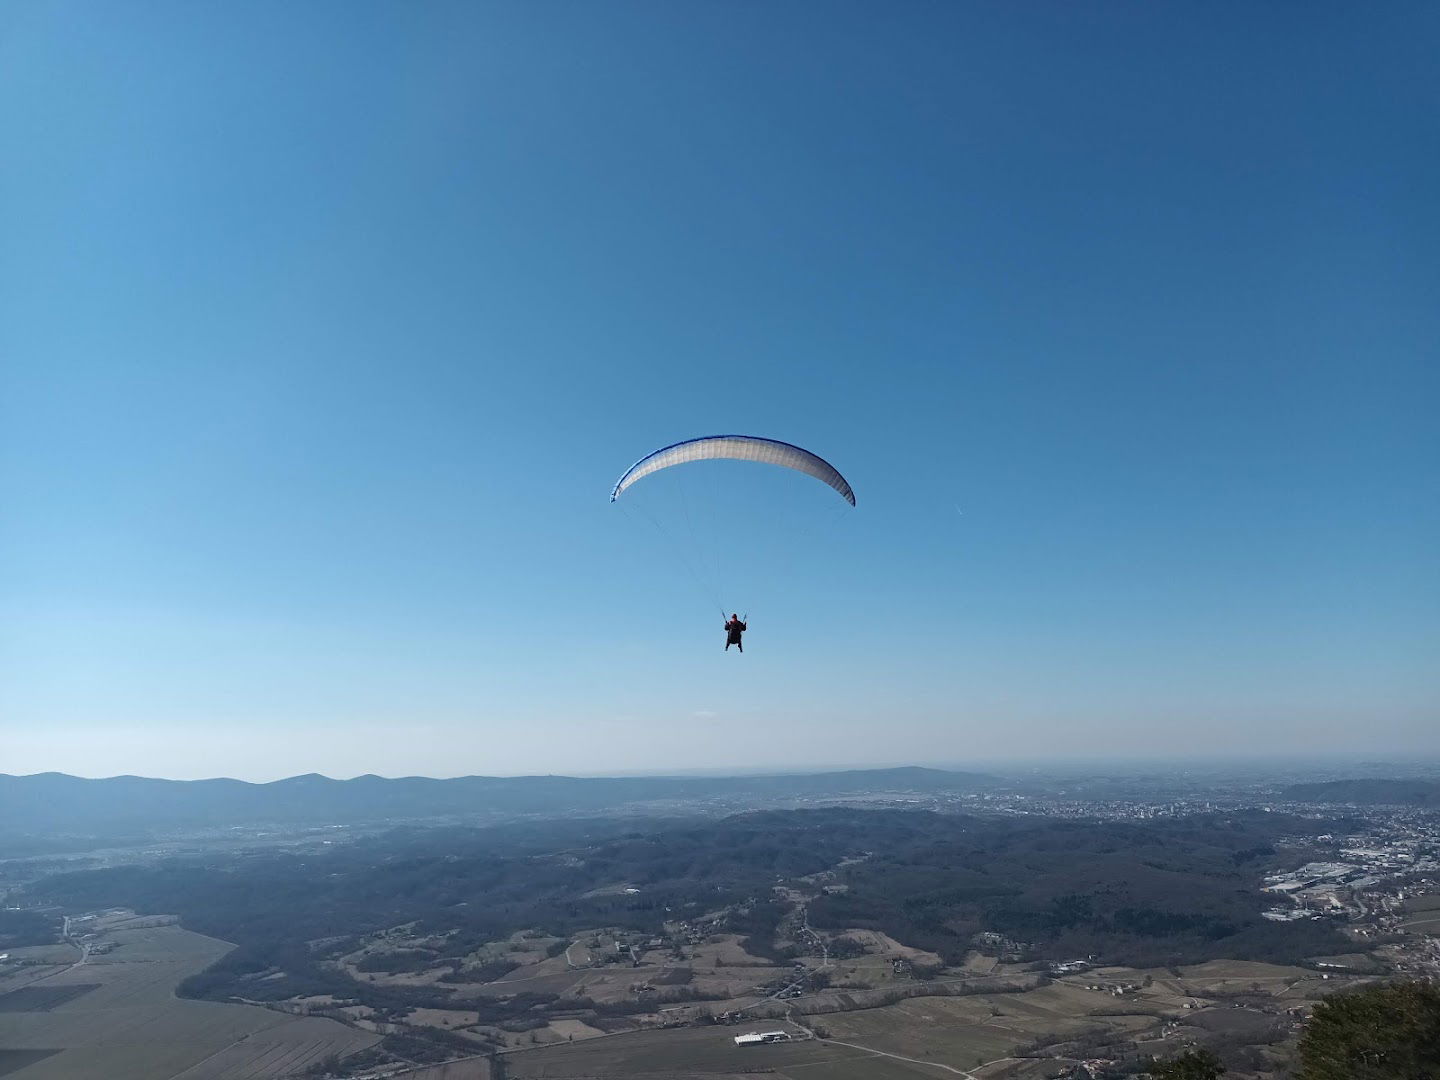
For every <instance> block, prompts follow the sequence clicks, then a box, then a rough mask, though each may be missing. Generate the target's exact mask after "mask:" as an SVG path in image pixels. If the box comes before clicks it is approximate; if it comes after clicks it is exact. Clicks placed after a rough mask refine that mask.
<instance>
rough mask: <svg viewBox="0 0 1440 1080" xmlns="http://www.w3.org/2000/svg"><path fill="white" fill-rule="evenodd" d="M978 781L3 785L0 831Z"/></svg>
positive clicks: (791, 778)
mask: <svg viewBox="0 0 1440 1080" xmlns="http://www.w3.org/2000/svg"><path fill="white" fill-rule="evenodd" d="M990 782H991V778H990V777H988V776H985V775H983V774H980V773H966V772H951V771H946V770H942V769H926V768H920V767H915V766H910V767H904V768H895V769H854V770H849V771H845V772H828V773H808V774H807V773H800V774H789V775H774V776H730V777H665V776H655V777H593V778H592V777H573V776H512V777H501V776H461V777H454V778H451V779H444V780H437V779H432V778H429V777H423V776H406V777H398V778H394V779H388V778H386V777H382V776H374V775H366V776H357V777H355V778H353V779H350V780H332V779H330V778H329V777H326V776H320V775H319V774H317V773H308V774H306V775H303V776H292V777H288V778H287V779H284V780H275V781H272V782H270V783H266V784H252V783H248V782H246V781H244V780H229V779H216V780H158V779H150V778H146V777H140V776H114V777H108V778H105V779H96V780H92V779H85V778H82V777H77V776H69V775H67V774H65V773H36V774H34V775H31V776H10V775H7V774H3V773H0V830H3V831H4V832H10V833H62V832H71V831H87V832H93V831H101V832H103V831H106V830H115V829H136V828H142V829H149V828H164V829H175V828H197V827H200V828H203V827H224V826H231V825H258V824H265V823H274V824H291V825H307V824H358V823H364V822H376V821H385V820H391V819H422V818H434V817H456V816H466V815H477V816H478V815H493V814H532V813H554V814H569V813H576V812H601V811H607V810H616V809H619V808H621V807H624V806H629V805H633V804H643V803H657V802H670V801H681V802H700V801H705V800H711V799H723V798H745V797H753V798H759V799H774V798H777V797H784V796H787V795H794V796H805V797H823V796H830V795H855V794H863V793H867V792H876V793H883V792H905V791H909V792H915V791H923V792H938V791H974V790H978V789H981V788H984V787H986V786H988V785H989V783H990Z"/></svg>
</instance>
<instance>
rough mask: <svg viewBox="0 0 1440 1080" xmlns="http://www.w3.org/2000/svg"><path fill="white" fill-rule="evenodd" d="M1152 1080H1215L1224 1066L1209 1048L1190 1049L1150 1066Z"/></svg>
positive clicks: (1222, 1071) (1223, 1071) (1223, 1069)
mask: <svg viewBox="0 0 1440 1080" xmlns="http://www.w3.org/2000/svg"><path fill="white" fill-rule="evenodd" d="M1150 1075H1151V1077H1152V1078H1153V1080H1217V1078H1218V1077H1221V1076H1224V1075H1225V1066H1224V1065H1221V1064H1220V1059H1219V1058H1218V1057H1216V1056H1215V1055H1214V1054H1213V1053H1211V1052H1210V1051H1209V1050H1190V1051H1187V1052H1186V1053H1184V1054H1181V1055H1180V1056H1179V1057H1177V1058H1171V1059H1170V1060H1169V1061H1163V1062H1160V1063H1159V1064H1156V1065H1152V1066H1151V1067H1150Z"/></svg>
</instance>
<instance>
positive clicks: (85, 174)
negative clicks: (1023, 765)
mask: <svg viewBox="0 0 1440 1080" xmlns="http://www.w3.org/2000/svg"><path fill="white" fill-rule="evenodd" d="M1436 31H1440V9H1436V8H1435V7H1434V6H1433V5H1424V4H1418V3H1399V4H1394V5H1386V6H1385V7H1384V8H1383V9H1379V10H1377V9H1361V8H1346V7H1343V6H1336V7H1328V8H1317V9H1313V10H1307V11H1306V13H1305V16H1304V17H1303V18H1297V17H1296V15H1295V14H1294V13H1293V12H1291V11H1289V10H1286V9H1283V8H1276V9H1271V10H1266V9H1253V10H1247V11H1246V12H1245V14H1244V20H1243V26H1242V25H1241V24H1240V23H1239V21H1238V20H1237V18H1236V14H1235V12H1233V11H1230V10H1226V9H1223V8H1213V7H1205V6H1189V7H1186V6H1179V7H1175V6H1166V7H1153V8H1145V7H1099V8H1084V7H1076V6H1074V5H1068V4H1059V3H1042V4H1038V5H1027V6H1023V7H1022V6H1015V5H998V6H996V5H977V4H965V3H957V4H948V5H930V4H922V3H905V4H901V5H899V6H898V7H886V8H884V9H883V10H882V8H881V7H880V6H878V5H865V4H852V3H843V2H842V3H835V4H829V5H826V6H825V7H824V8H823V9H821V8H819V7H817V6H814V5H778V6H777V5H720V6H705V5H694V4H678V5H677V4H660V3H650V2H616V3H610V4H605V5H598V6H589V7H587V6H583V5H570V6H565V7H559V8H557V7H547V6H545V5H538V6H537V5H533V4H526V3H519V2H495V3H487V4H483V5H456V4H447V3H440V4H434V5H424V6H420V7H416V6H413V5H398V4H383V3H382V4H376V5H372V6H369V7H367V8H366V9H365V15H364V17H357V16H356V13H355V11H354V10H353V9H352V8H350V7H348V6H345V5H339V4H333V3H326V2H321V3H316V4H307V5H303V6H296V5H289V4H281V3H278V2H273V0H261V2H257V3H251V4H246V5H244V6H209V7H206V6H195V5H183V4H172V3H157V4H152V5H146V6H144V7H140V8H126V9H118V8H108V7H104V6H97V7H91V8H87V9H86V10H85V11H84V13H83V17H82V16H80V15H79V14H77V11H76V10H75V9H72V8H66V7H63V6H61V7H56V6H53V5H28V6H24V7H21V8H17V9H15V10H14V11H12V12H10V13H9V14H8V15H7V30H6V33H5V35H3V38H0V61H3V62H0V138H3V140H4V142H5V144H6V145H8V146H10V147H12V148H16V152H15V153H12V154H11V155H10V160H9V161H8V164H7V167H6V168H5V169H4V170H0V229H3V232H4V235H5V237H6V242H5V244H3V245H0V771H4V772H10V773H29V772H39V771H46V770H56V771H66V772H72V773H76V774H79V775H87V776H102V775H115V774H121V773H132V774H139V775H153V776H167V777H177V778H194V777H205V776H237V777H240V778H244V779H274V778H278V777H282V776H288V775H295V774H300V773H306V772H312V771H314V772H321V773H324V774H326V775H331V776H342V777H343V776H353V775H358V774H363V773H369V772H374V773H380V774H383V775H407V774H419V775H435V776H452V775H470V774H491V775H518V774H531V773H549V772H556V773H571V774H576V775H604V774H614V773H616V772H618V771H629V772H635V771H648V772H664V771H667V770H675V769H681V768H685V767H706V768H711V767H716V768H730V767H737V768H738V767H747V768H748V767H751V766H755V767H762V768H767V769H774V770H785V769H793V768H799V767H804V768H810V769H814V768H822V767H828V766H830V765H833V764H835V763H838V762H852V763H853V762H873V763H876V764H927V763H930V762H934V761H946V762H950V763H952V764H954V763H961V762H966V761H975V762H983V761H986V760H994V759H1006V760H1014V759H1017V758H1025V757H1044V758H1047V759H1051V760H1053V759H1056V758H1064V757H1068V756H1076V757H1083V758H1102V759H1104V758H1108V759H1115V758H1144V757H1169V758H1181V757H1185V756H1187V755H1211V754H1214V753H1217V752H1219V753H1226V754H1229V753H1234V754H1235V755H1238V756H1247V755H1249V756H1254V755H1265V754H1284V753H1289V752H1297V751H1303V752H1305V753H1370V752H1372V749H1371V748H1373V752H1374V753H1377V754H1382V755H1406V754H1413V755H1417V756H1419V755H1436V754H1440V664H1437V663H1436V662H1435V660H1436V657H1437V656H1440V575H1437V574H1436V572H1435V569H1436V565H1437V555H1440V497H1437V496H1440V425H1437V424H1436V423H1435V417H1436V416H1437V414H1440V363H1437V356H1436V342H1437V341H1440V305H1437V304H1436V303H1435V299H1436V297H1437V295H1440V202H1437V200H1436V199H1435V197H1434V193H1435V191H1436V190H1437V189H1440V152H1437V149H1436V147H1435V144H1434V140H1433V139H1425V138H1419V137H1417V132H1425V131H1428V130H1430V128H1431V126H1432V124H1433V116H1434V111H1435V107H1436V105H1437V104H1440V89H1437V81H1436V79H1437V76H1436V71H1435V65H1434V61H1433V55H1432V52H1433V50H1432V49H1431V48H1430V43H1432V42H1433V41H1434V40H1435V37H1436ZM21 148H23V149H21ZM729 432H739V433H745V434H755V435H762V436H768V437H772V438H779V439H783V440H786V441H790V442H794V443H796V444H799V445H801V446H805V447H808V448H811V449H813V450H814V451H815V452H816V453H818V454H820V455H821V456H823V457H825V458H826V459H827V460H829V461H831V462H832V463H833V464H834V465H835V466H836V467H837V468H838V469H839V470H840V471H841V472H843V473H844V475H845V477H846V478H847V479H848V480H849V481H850V482H851V483H852V484H853V485H854V488H855V492H856V494H857V496H858V505H857V506H856V507H855V508H854V509H853V510H852V509H851V508H850V507H848V506H847V505H845V504H844V503H843V502H842V501H841V500H839V499H838V498H836V497H835V495H834V493H833V492H830V491H828V490H826V489H825V488H824V487H823V486H821V485H818V484H815V482H814V481H813V480H811V479H809V478H807V477H794V478H787V477H785V476H782V475H779V470H773V469H766V467H764V466H755V469H756V470H757V472H756V474H755V479H754V482H753V484H751V482H750V481H749V480H748V478H747V477H748V474H745V473H743V472H741V471H739V470H741V469H742V468H743V467H742V466H734V467H732V468H731V469H729V470H725V469H723V468H717V470H716V471H714V472H713V474H712V473H708V472H696V473H695V474H694V476H695V477H696V478H697V481H698V482H699V483H702V484H708V483H709V482H710V480H709V477H710V476H712V475H713V476H715V477H717V478H718V479H717V480H716V481H715V483H716V484H717V487H718V488H719V489H720V491H721V494H722V495H723V496H724V497H725V498H728V499H732V500H735V501H732V502H727V503H721V504H717V505H723V506H725V507H727V509H726V510H725V511H724V513H723V514H721V515H720V516H719V517H718V518H717V517H712V518H711V519H710V523H709V524H708V525H706V526H704V527H702V528H701V529H699V530H698V531H699V540H700V542H702V543H704V544H706V545H709V553H710V555H711V556H712V557H718V560H719V561H724V562H726V563H727V565H732V566H739V565H742V564H743V565H744V566H745V567H747V568H748V571H749V573H748V575H743V574H742V575H737V576H736V577H734V578H732V579H731V581H730V583H728V584H725V585H723V586H722V587H721V588H720V589H719V590H718V591H719V593H720V595H716V594H715V592H710V593H705V592H704V591H703V590H698V589H697V588H696V587H695V584H694V583H693V582H692V581H691V580H689V578H688V577H687V575H686V573H684V572H683V571H684V569H685V568H684V567H681V566H677V565H676V561H675V559H674V557H673V553H671V552H668V551H666V550H665V549H664V547H663V545H660V544H658V543H657V538H656V537H655V536H654V535H653V530H650V528H649V526H648V524H647V523H646V522H645V521H644V520H643V518H642V519H639V520H637V519H636V517H635V516H633V515H631V514H630V512H629V511H628V510H627V509H625V508H623V507H621V506H619V504H617V505H615V506H612V505H611V504H610V502H609V498H608V497H609V494H610V490H611V488H612V486H613V485H614V483H615V481H616V479H617V478H618V477H619V476H620V475H621V473H622V472H623V471H624V470H625V469H626V468H627V467H628V466H629V465H630V464H631V463H632V462H634V461H635V460H637V459H638V458H639V457H640V456H641V455H643V454H645V453H647V452H648V451H650V450H653V449H655V448H657V447H660V446H663V445H666V444H668V443H672V442H675V441H677V440H680V439H684V438H689V437H694V436H701V435H711V434H719V433H729ZM702 468H704V467H703V466H699V465H691V466H681V467H680V469H677V470H675V471H676V472H679V471H681V470H683V469H695V470H701V469H702ZM762 474H763V475H762ZM772 474H774V475H772ZM790 479H793V483H791V482H789V480H790ZM658 481H659V478H658V477H657V478H652V479H647V480H644V481H642V482H641V483H640V484H637V485H636V487H635V488H634V489H632V490H633V493H634V494H635V495H637V496H645V497H649V492H652V491H653V493H654V495H655V497H657V498H660V499H663V498H665V497H666V489H665V488H664V487H663V485H661V484H660V483H659V482H658ZM806 484H810V485H814V487H815V488H816V489H817V493H816V494H815V501H814V502H813V503H811V502H806V501H805V500H806V499H807V498H809V496H810V495H811V492H810V489H809V488H807V487H805V486H804V485H806ZM652 485H653V486H652ZM642 489H645V490H642ZM627 496H628V493H627ZM822 496H824V497H825V498H828V499H829V500H831V501H832V502H834V503H835V507H834V508H833V511H834V513H836V514H840V515H841V516H839V517H837V518H835V519H833V520H832V519H831V518H828V517H826V518H824V519H823V521H821V523H820V526H819V527H814V525H815V522H814V521H813V520H811V519H810V518H808V517H807V515H810V514H811V512H812V511H811V507H812V506H813V507H814V508H815V510H814V513H815V514H816V515H824V514H829V513H831V512H832V508H831V507H830V506H829V504H828V503H825V502H824V500H823V499H822V498H821V497H822ZM747 500H748V501H747ZM682 505H684V504H682ZM684 508H685V512H686V522H687V524H693V523H691V521H690V518H689V507H688V505H685V507H684ZM712 510H713V508H712ZM957 511H960V512H958V513H957ZM842 512H843V513H842ZM796 522H798V525H797V527H795V528H794V529H793V531H792V523H796ZM782 551H787V552H788V554H789V555H790V556H791V557H792V559H793V561H792V562H791V563H788V564H784V565H782V563H781V561H780V559H779V554H780V553H781V552H782ZM772 556H774V557H773V558H772ZM722 605H723V607H724V608H725V609H726V610H738V611H743V612H747V613H749V614H750V617H751V619H750V621H751V629H750V632H749V635H748V637H747V640H746V643H745V653H744V655H743V656H737V655H735V653H734V650H732V651H731V652H730V653H728V654H727V653H725V652H724V651H723V648H724V640H723V635H722V633H721V629H720V624H719V618H718V612H717V611H716V608H717V607H719V606H722Z"/></svg>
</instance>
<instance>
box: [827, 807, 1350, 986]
mask: <svg viewBox="0 0 1440 1080" xmlns="http://www.w3.org/2000/svg"><path fill="white" fill-rule="evenodd" d="M1313 828H1314V823H1308V825H1307V824H1306V823H1301V822H1298V821H1297V820H1296V819H1291V818H1285V819H1283V821H1282V820H1277V817H1276V815H1260V814H1255V815H1231V816H1228V817H1223V818H1222V817H1218V816H1210V817H1201V818H1190V819H1180V820H1175V821H1163V822H1157V823H1153V824H1152V823H1146V824H1144V825H1131V824H1126V823H1098V822H1088V823H1087V822H1069V821H1065V822H1056V821H1030V822H1027V823H1024V824H1020V825H1017V826H1016V827H1013V828H1009V829H983V828H982V829H976V828H971V827H967V828H966V829H965V830H963V831H961V830H957V831H956V834H955V835H954V836H952V837H949V838H947V839H946V840H944V841H943V842H935V841H933V840H930V839H928V838H924V839H919V840H917V841H916V842H913V843H910V844H904V845H899V846H897V847H892V848H889V849H885V850H883V851H882V852H881V853H878V854H877V855H876V856H875V857H874V858H872V859H869V860H867V861H865V862H861V863H856V864H854V865H851V866H849V867H847V868H846V869H845V871H844V872H843V874H842V875H841V880H842V881H843V882H844V883H845V884H847V885H848V886H849V888H848V889H847V890H846V891H844V892H842V893H834V894H827V895H825V896H823V897H820V898H818V899H816V900H815V901H814V902H813V903H812V904H811V905H810V920H811V922H812V924H813V925H815V926H819V927H826V928H830V929H836V930H840V929H844V928H846V927H852V926H853V927H862V928H866V929H873V930H880V931H883V932H885V933H887V934H889V935H890V936H892V937H894V938H896V939H897V940H899V941H902V942H904V943H906V944H908V945H912V946H916V947H918V948H923V949H927V950H930V951H932V952H935V953H937V954H939V955H940V956H941V957H942V958H943V959H944V960H945V961H946V962H947V963H959V962H960V961H961V960H962V959H963V958H964V956H965V954H966V953H967V952H968V951H969V950H970V949H971V948H973V947H974V945H975V942H976V941H977V940H978V939H979V935H981V934H982V933H985V932H989V933H990V934H993V935H996V936H997V937H998V938H999V939H1001V940H1000V942H999V943H997V944H995V945H994V946H993V949H994V951H1010V952H1014V953H1017V954H1018V955H1019V956H1020V957H1021V958H1028V959H1045V960H1065V959H1072V958H1074V957H1077V956H1078V957H1085V956H1091V955H1094V956H1097V957H1099V958H1101V959H1102V960H1103V961H1104V962H1107V963H1118V964H1127V965H1130V966H1136V967H1154V966H1161V965H1166V964H1179V963H1197V962H1200V961H1204V960H1209V959H1216V958H1220V957H1232V958H1236V959H1248V960H1266V961H1273V962H1285V963H1293V962H1295V961H1297V960H1300V959H1303V958H1304V957H1306V956H1313V955H1315V954H1317V953H1323V952H1327V951H1344V947H1345V939H1344V938H1343V937H1342V936H1341V935H1340V934H1339V933H1338V931H1337V930H1336V928H1335V927H1334V926H1333V925H1331V924H1329V923H1328V922H1315V921H1309V920H1306V921H1301V922H1293V923H1272V922H1267V921H1265V920H1264V919H1262V918H1261V914H1260V913H1261V912H1262V911H1263V910H1264V909H1265V907H1266V906H1268V904H1269V901H1268V900H1267V899H1266V898H1265V897H1264V896H1263V895H1262V894H1261V893H1260V891H1259V884H1260V882H1259V879H1260V876H1261V874H1262V873H1263V871H1264V868H1265V866H1266V860H1267V859H1268V858H1271V857H1273V853H1274V848H1273V846H1272V844H1271V841H1272V840H1273V839H1274V838H1275V837H1276V836H1277V835H1278V834H1279V833H1280V832H1281V831H1282V830H1283V831H1286V832H1291V831H1306V830H1307V829H1310V830H1313Z"/></svg>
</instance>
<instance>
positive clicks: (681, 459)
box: [610, 435, 855, 506]
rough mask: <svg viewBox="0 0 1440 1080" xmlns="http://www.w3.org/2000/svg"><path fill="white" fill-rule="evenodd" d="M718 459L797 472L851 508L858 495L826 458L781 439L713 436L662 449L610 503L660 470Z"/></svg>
mask: <svg viewBox="0 0 1440 1080" xmlns="http://www.w3.org/2000/svg"><path fill="white" fill-rule="evenodd" d="M717 459H724V460H730V461H758V462H761V463H763V464H766V465H779V466H780V467H781V468H784V469H794V470H795V471H796V472H802V473H805V474H806V475H807V476H813V477H815V479H816V480H819V481H820V482H821V483H824V484H828V485H829V486H830V487H832V488H834V489H835V490H836V491H837V492H839V493H840V496H841V497H842V498H843V499H844V500H845V501H846V502H848V503H849V504H850V505H851V506H854V505H855V492H854V491H853V490H852V489H851V487H850V484H849V483H848V482H847V481H846V479H845V477H843V476H841V475H840V471H839V470H838V469H836V468H835V466H833V465H831V464H830V463H829V462H828V461H826V460H825V459H824V458H822V457H820V456H819V455H818V454H812V453H811V452H810V451H809V450H804V449H802V448H801V447H798V446H794V445H792V444H790V443H787V442H781V441H780V440H778V439H762V438H760V437H759V436H757V435H710V436H707V437H706V438H703V439H686V440H685V441H684V442H678V443H674V444H673V445H671V446H666V447H662V448H661V449H659V450H656V451H655V452H654V453H653V454H647V455H646V456H645V457H643V458H641V459H640V460H639V461H637V462H636V463H635V464H634V465H631V466H630V469H629V471H627V472H626V473H625V475H624V476H622V477H620V480H619V482H618V483H617V484H616V485H615V490H614V491H612V492H611V493H610V501H611V502H614V501H615V500H616V499H618V498H619V497H620V495H621V493H623V492H624V491H625V489H626V488H628V487H629V486H630V485H631V484H633V483H635V481H637V480H639V479H641V478H643V477H646V476H649V475H650V474H651V473H655V472H659V471H660V470H661V469H668V468H670V467H671V466H672V465H684V464H686V463H688V462H691V461H714V460H717Z"/></svg>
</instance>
